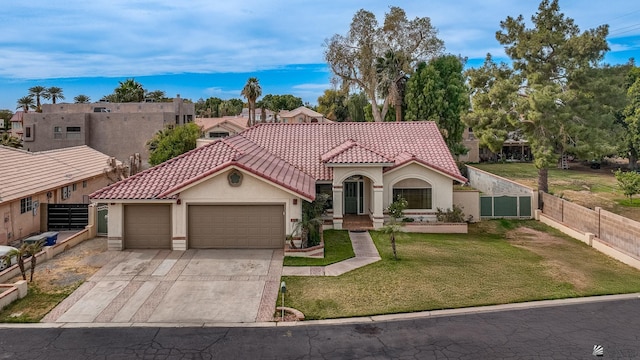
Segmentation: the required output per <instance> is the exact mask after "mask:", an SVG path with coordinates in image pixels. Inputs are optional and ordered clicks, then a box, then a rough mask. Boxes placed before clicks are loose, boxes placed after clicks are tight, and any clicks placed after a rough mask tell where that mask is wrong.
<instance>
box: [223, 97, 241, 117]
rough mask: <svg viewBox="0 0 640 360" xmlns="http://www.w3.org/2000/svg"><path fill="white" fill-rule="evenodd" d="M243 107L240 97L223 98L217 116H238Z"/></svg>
mask: <svg viewBox="0 0 640 360" xmlns="http://www.w3.org/2000/svg"><path fill="white" fill-rule="evenodd" d="M243 107H244V101H242V99H238V98H234V99H228V100H224V101H223V102H222V103H221V104H220V107H219V111H220V115H219V116H238V115H240V114H242V108H243Z"/></svg>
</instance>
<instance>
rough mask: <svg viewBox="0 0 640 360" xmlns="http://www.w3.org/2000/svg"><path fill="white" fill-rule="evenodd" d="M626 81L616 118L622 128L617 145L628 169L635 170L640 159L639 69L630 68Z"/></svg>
mask: <svg viewBox="0 0 640 360" xmlns="http://www.w3.org/2000/svg"><path fill="white" fill-rule="evenodd" d="M626 80H627V84H625V86H624V87H622V88H623V89H626V93H625V94H624V95H625V96H624V99H625V107H624V109H623V110H622V111H621V112H620V114H619V116H618V118H617V120H618V121H617V123H618V124H620V125H621V127H622V131H620V138H621V141H620V143H619V145H620V153H621V155H622V156H624V157H626V158H628V159H629V169H636V168H637V163H638V158H639V157H640V68H637V67H632V68H631V70H629V71H628V74H627V77H626ZM618 89H619V88H618Z"/></svg>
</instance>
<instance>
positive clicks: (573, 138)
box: [466, 0, 611, 192]
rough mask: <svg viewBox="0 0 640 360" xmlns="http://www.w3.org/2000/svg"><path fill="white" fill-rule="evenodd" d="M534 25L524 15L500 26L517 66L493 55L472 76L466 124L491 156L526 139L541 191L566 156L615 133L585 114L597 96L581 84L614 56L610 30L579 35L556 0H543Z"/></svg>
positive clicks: (499, 34)
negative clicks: (513, 135) (512, 137)
mask: <svg viewBox="0 0 640 360" xmlns="http://www.w3.org/2000/svg"><path fill="white" fill-rule="evenodd" d="M531 21H532V23H533V26H534V27H533V28H527V27H526V24H525V21H524V18H523V17H522V15H520V16H519V17H517V18H512V17H510V16H509V17H507V19H506V20H504V21H502V22H501V23H500V28H501V30H500V31H498V32H497V33H496V39H497V40H498V42H499V43H500V44H501V45H503V46H504V47H505V52H506V53H507V55H508V56H509V57H510V58H511V61H512V68H511V67H509V66H507V65H505V64H502V65H499V66H498V65H496V64H495V63H494V62H493V60H492V59H491V56H490V55H487V59H486V60H485V63H484V65H483V66H482V67H481V68H479V69H471V70H469V71H468V72H467V74H468V76H469V83H470V86H471V89H472V94H473V98H472V104H473V112H472V113H471V114H469V115H468V116H467V117H466V120H467V122H468V123H469V124H470V125H471V126H472V127H473V130H474V133H478V134H479V135H480V139H481V141H482V142H483V143H485V144H487V145H489V148H490V149H491V150H496V149H497V147H498V145H497V144H500V145H501V144H502V142H503V141H504V140H506V138H507V135H508V134H509V132H511V131H517V132H519V133H520V134H522V135H523V136H524V137H525V138H526V139H527V140H528V141H529V144H530V146H531V150H532V152H533V156H534V164H535V166H536V168H538V189H539V190H541V191H545V192H547V191H548V182H547V174H548V169H549V167H550V166H551V165H552V164H555V163H556V162H557V160H558V157H559V155H560V154H563V153H565V152H566V151H567V150H568V149H571V150H572V151H573V150H574V149H580V148H582V150H583V151H584V148H585V147H589V144H590V143H591V142H601V141H602V139H598V137H599V136H594V135H599V134H598V133H597V132H596V131H595V130H596V129H598V128H601V129H605V128H607V127H609V128H610V125H611V124H604V123H598V122H597V121H596V120H597V119H600V120H601V119H602V118H601V117H600V116H599V114H600V112H599V111H596V112H594V109H591V111H590V112H587V111H584V110H585V108H586V105H587V104H588V101H589V98H590V97H591V96H592V93H591V92H590V91H585V90H584V88H583V87H582V86H580V85H583V84H584V83H585V82H587V81H588V79H585V75H586V74H587V73H588V71H587V70H588V69H590V68H593V67H596V66H597V63H598V62H599V61H600V60H601V59H602V58H603V56H604V53H605V52H606V51H607V50H608V46H607V41H606V37H607V34H608V26H607V25H602V26H599V27H598V28H596V29H591V30H587V31H585V32H583V33H580V29H579V28H578V26H577V25H575V23H574V21H573V19H570V18H565V17H564V14H562V13H560V8H559V6H558V1H557V0H553V1H549V0H543V1H542V2H541V3H540V6H539V7H538V12H537V13H536V14H535V15H534V16H532V18H531ZM594 114H598V115H597V116H595V117H594V116H593V115H594Z"/></svg>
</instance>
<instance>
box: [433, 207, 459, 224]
mask: <svg viewBox="0 0 640 360" xmlns="http://www.w3.org/2000/svg"><path fill="white" fill-rule="evenodd" d="M436 218H437V219H438V221H440V222H447V223H461V222H465V220H464V212H462V208H461V207H460V206H458V205H453V209H447V210H442V209H440V208H438V212H437V213H436Z"/></svg>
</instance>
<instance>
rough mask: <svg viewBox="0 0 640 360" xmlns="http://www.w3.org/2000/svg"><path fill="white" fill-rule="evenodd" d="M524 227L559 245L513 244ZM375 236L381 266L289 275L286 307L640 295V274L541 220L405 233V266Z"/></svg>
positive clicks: (351, 312)
mask: <svg viewBox="0 0 640 360" xmlns="http://www.w3.org/2000/svg"><path fill="white" fill-rule="evenodd" d="M519 227H523V228H529V229H534V230H535V229H537V230H538V231H539V230H541V229H542V230H544V232H545V233H546V234H549V233H550V234H552V235H553V236H554V237H553V239H555V240H554V241H551V242H549V243H542V242H540V241H536V239H538V238H540V237H539V236H538V237H535V236H534V237H533V238H532V239H530V240H529V241H528V242H527V241H525V242H522V241H523V239H525V237H524V235H522V236H516V237H515V238H513V234H517V233H515V232H514V231H521V230H522V231H524V230H526V229H524V230H523V229H517V228H519ZM530 231H532V230H530ZM371 235H372V238H373V240H374V242H375V244H376V246H377V248H378V251H379V252H380V255H381V256H382V260H381V261H379V262H377V263H374V264H371V265H368V266H365V267H363V268H360V269H357V270H355V271H352V272H349V273H347V274H345V275H342V276H339V277H293V276H290V277H286V278H284V280H285V281H286V282H287V296H286V297H285V303H286V306H290V307H293V308H296V309H298V310H300V311H302V312H303V313H304V314H305V316H306V317H307V318H308V319H324V318H340V317H351V316H366V315H374V314H387V313H402V312H414V311H423V310H433V309H446V308H459V307H468V306H479V305H490V304H504V303H513V302H523V301H532V300H544V299H559V298H569V297H578V296H589V295H603V294H618V293H630V292H640V271H638V270H636V269H634V268H631V267H629V266H627V265H624V264H622V263H620V262H617V261H615V260H613V259H611V258H609V257H607V256H605V255H603V254H601V253H599V252H597V251H596V250H593V249H591V248H589V247H588V246H586V245H585V244H582V243H581V242H579V241H576V240H573V239H570V238H567V237H565V236H564V235H561V234H559V233H557V232H555V230H553V229H550V228H547V227H546V226H544V225H542V224H539V223H536V222H534V221H520V222H519V221H506V220H496V221H485V222H482V223H479V224H473V225H472V226H470V230H469V234H400V235H399V236H398V237H397V248H398V256H399V260H398V261H394V260H393V255H392V253H391V246H390V244H389V239H388V236H387V235H384V234H382V233H379V232H371ZM538 243H540V244H538ZM523 244H524V245H523ZM530 244H533V245H531V246H532V247H531V248H528V247H529V246H530Z"/></svg>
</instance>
